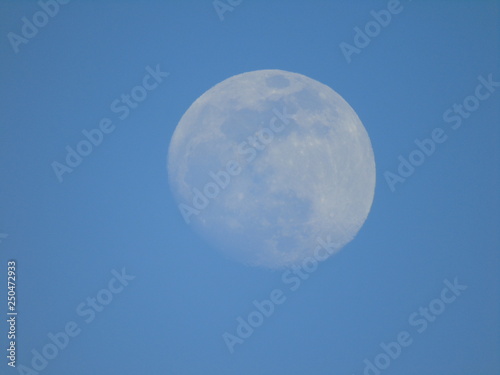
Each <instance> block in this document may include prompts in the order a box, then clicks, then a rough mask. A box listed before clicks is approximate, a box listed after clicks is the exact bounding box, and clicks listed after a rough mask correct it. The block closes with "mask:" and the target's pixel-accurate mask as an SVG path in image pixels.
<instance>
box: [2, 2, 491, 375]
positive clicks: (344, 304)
mask: <svg viewBox="0 0 500 375" xmlns="http://www.w3.org/2000/svg"><path fill="white" fill-rule="evenodd" d="M233 2H234V3H236V2H235V1H234V0H233ZM387 6H388V2H387V1H371V2H368V1H362V2H348V1H319V0H318V1H263V0H259V1H250V0H245V1H243V2H242V3H241V4H240V5H236V6H235V7H234V9H233V11H232V12H229V11H228V12H226V13H225V14H224V20H223V21H221V20H220V18H219V16H218V15H217V13H216V11H215V9H214V7H213V5H212V2H211V1H210V0H206V1H173V0H170V1H159V0H158V1H135V2H133V1H123V2H119V1H92V2H91V1H76V0H74V1H72V2H70V3H68V4H65V5H60V9H59V11H58V13H57V14H55V15H54V17H51V18H50V19H48V22H47V24H46V25H45V26H43V27H41V28H40V29H39V30H38V33H37V34H36V35H35V36H33V37H32V38H31V39H27V43H22V44H20V45H19V46H18V47H19V51H18V53H15V52H14V49H13V47H12V45H11V43H10V42H9V39H8V37H7V35H8V33H9V32H13V33H16V34H21V27H22V25H23V17H27V19H28V20H32V18H33V15H34V14H35V13H36V12H38V11H40V6H39V5H38V4H37V3H36V2H34V1H32V2H27V1H12V0H2V1H0V56H1V60H0V66H1V69H0V75H1V82H2V85H1V86H0V114H1V123H0V176H1V179H0V233H4V234H7V235H8V236H7V237H6V238H1V237H0V240H1V243H0V278H1V279H2V280H4V279H6V277H7V275H6V273H7V261H8V260H9V259H15V260H16V261H17V263H18V266H17V268H18V280H17V292H18V306H17V307H18V312H19V315H18V322H17V330H18V331H17V333H18V337H17V364H18V365H20V364H23V365H25V366H30V367H31V360H32V357H33V354H32V352H31V350H32V349H36V350H38V351H41V350H42V349H43V347H44V346H45V345H46V344H47V343H50V342H51V341H50V339H49V338H48V336H47V335H48V334H49V333H50V332H52V333H56V332H59V331H62V330H63V329H64V327H65V325H66V324H67V323H68V322H71V321H74V322H75V323H76V324H77V325H78V327H79V329H81V332H80V334H79V335H78V336H76V337H74V338H71V339H70V342H69V344H68V345H67V346H66V347H65V348H64V349H62V350H60V351H59V353H58V355H57V356H56V358H54V359H53V360H49V361H48V365H47V367H46V368H45V369H44V370H43V371H41V374H51V375H63V374H68V373H71V374H72V375H87V374H127V375H128V374H130V375H132V374H152V373H162V374H178V375H196V374H218V375H225V374H240V375H247V374H248V375H254V374H262V375H267V374H278V375H281V374H290V375H299V374H314V375H330V374H346V375H351V374H356V375H357V374H362V373H363V371H364V368H365V363H364V362H363V361H364V360H365V358H366V359H369V360H370V361H374V358H375V357H376V356H377V355H378V354H379V353H381V352H383V351H382V349H381V347H380V343H381V342H385V343H388V342H390V341H394V340H396V338H397V336H398V334H399V333H400V332H402V331H407V332H408V333H409V334H410V335H411V338H412V340H413V341H412V344H411V345H410V346H408V347H404V348H403V349H402V351H401V353H400V355H399V356H398V357H397V358H395V359H393V360H391V363H390V365H389V367H388V368H387V369H385V370H383V371H381V373H382V374H407V375H411V374H454V375H469V374H477V375H495V374H497V375H498V374H500V356H499V353H500V341H499V337H500V330H499V329H500V318H499V317H500V293H499V292H500V288H499V286H500V277H499V276H500V274H499V269H500V268H499V266H500V258H499V246H500V239H499V236H498V228H499V224H500V215H499V208H500V204H499V199H498V191H499V188H500V178H499V177H500V176H499V168H498V166H499V162H500V160H499V159H500V156H499V155H500V154H499V146H498V144H499V140H500V131H499V128H498V125H499V120H500V114H499V108H500V106H499V104H500V88H498V89H496V91H495V88H491V91H493V92H488V91H487V89H486V91H484V90H485V89H481V90H482V91H480V95H483V97H484V96H485V95H486V93H489V94H490V96H489V97H488V98H487V99H484V100H481V101H478V103H479V108H478V109H477V110H475V111H473V113H471V114H470V115H469V114H467V115H468V117H467V118H465V119H463V120H462V123H461V126H460V128H458V129H456V130H454V129H453V128H452V125H453V124H454V122H445V121H444V120H443V114H444V113H445V112H446V111H447V110H448V109H449V108H452V106H453V105H454V103H457V104H462V103H463V101H464V99H465V98H466V97H467V96H469V95H474V94H475V90H476V87H477V86H478V84H479V83H480V82H479V81H478V77H479V76H481V75H482V76H483V77H484V78H485V79H487V77H488V75H489V74H492V77H493V80H495V81H500V69H499V62H500V56H499V45H500V44H499V42H500V40H499V35H500V24H499V22H500V21H499V20H500V2H499V1H474V2H473V1H432V2H431V1H426V2H425V1H417V0H413V1H412V2H408V1H404V2H403V1H402V2H401V5H400V8H398V9H401V8H402V11H401V12H399V13H397V14H393V16H392V19H391V21H390V23H389V24H388V25H387V26H386V27H385V28H382V30H381V32H380V33H379V35H377V36H376V37H374V38H373V40H371V42H370V44H369V45H368V46H367V47H366V48H363V49H361V51H360V53H359V54H353V55H352V56H351V57H352V61H351V62H350V63H348V62H347V61H346V59H345V57H344V55H343V54H342V51H341V49H340V48H339V45H340V43H342V42H345V43H349V44H353V43H354V41H353V38H354V34H355V31H354V28H355V27H360V28H361V29H363V28H364V27H365V25H366V24H367V22H369V21H371V20H372V19H373V16H372V15H371V14H370V11H372V10H377V11H378V10H381V9H387ZM38 21H39V22H43V21H44V18H43V15H40V14H39V19H38ZM25 31H26V30H25ZM158 64H159V68H160V69H161V71H163V72H169V73H170V75H169V76H168V77H163V78H161V77H160V78H159V80H160V79H161V80H162V82H161V83H159V84H158V86H156V88H154V89H152V90H151V91H147V98H146V99H145V100H144V101H143V102H141V103H140V104H139V105H138V106H137V107H136V108H133V109H132V110H131V111H130V113H129V114H128V116H125V118H124V119H123V120H121V119H120V118H119V113H114V112H112V110H111V108H110V105H111V103H112V102H113V101H114V100H116V99H119V98H120V96H121V95H122V94H125V93H130V90H132V89H133V88H134V87H135V86H136V85H138V84H141V82H142V80H143V77H144V76H145V75H146V74H147V73H148V72H147V71H146V68H147V67H148V66H150V67H151V68H152V69H153V70H154V69H155V67H156V66H157V65H158ZM258 69H282V70H287V71H291V72H297V73H301V74H304V75H306V76H309V77H311V78H313V79H316V80H318V81H320V82H322V83H324V84H326V85H328V86H330V87H331V88H333V89H334V90H335V91H337V92H338V93H339V94H340V95H342V96H343V97H344V99H346V100H347V101H348V102H349V104H350V105H351V106H352V107H353V108H354V109H355V111H356V112H357V114H358V115H359V117H360V118H361V120H362V122H363V124H364V126H365V128H366V129H367V131H368V134H369V135H370V138H371V141H372V145H373V149H374V154H375V159H376V165H377V186H376V191H375V199H374V203H373V207H372V211H371V213H370V215H369V217H368V220H367V221H366V223H365V225H364V226H363V228H362V229H361V231H360V233H359V234H358V236H357V237H356V238H355V240H354V241H352V242H351V243H350V244H349V245H347V246H346V247H345V248H344V249H343V250H342V251H341V252H340V253H339V254H338V255H337V256H334V257H332V258H330V259H328V260H327V261H326V262H324V263H322V264H320V267H319V268H318V270H317V271H315V272H314V273H312V274H311V275H310V277H309V278H308V279H307V280H304V281H303V282H302V284H301V286H300V288H299V289H298V290H296V291H291V290H290V288H289V286H290V285H287V284H285V283H283V282H282V279H281V277H282V272H279V271H277V272H271V271H267V270H263V269H258V268H248V267H245V266H243V265H240V264H238V263H235V262H233V261H230V260H227V259H225V258H224V257H222V256H221V255H220V254H219V253H218V252H216V251H214V250H213V249H211V248H209V247H208V246H207V245H206V244H205V243H204V242H203V241H202V240H201V239H199V238H198V237H197V236H195V235H193V232H192V230H191V229H190V228H189V227H188V226H186V225H185V223H184V221H183V219H182V217H181V215H180V213H179V212H178V210H177V207H176V204H175V202H174V200H173V198H172V195H171V193H170V191H169V187H168V181H167V171H166V155H167V151H168V145H169V141H170V138H171V136H172V133H173V131H174V129H175V126H176V124H177V123H178V121H179V120H180V118H181V116H182V115H183V113H184V112H185V111H186V110H187V108H188V107H189V106H190V105H191V103H192V102H193V101H194V100H195V99H196V98H198V97H199V96H200V95H201V94H202V93H203V92H205V91H206V90H208V89H209V88H210V87H212V86H213V85H215V84H216V83H218V82H220V81H222V80H224V79H226V78H228V77H230V76H233V75H235V74H239V73H243V72H247V71H251V70H258ZM148 82H149V83H150V84H152V82H153V81H148ZM141 92H142V91H140V90H139V91H137V93H138V95H140V94H141ZM471 100H472V99H471ZM474 103H475V102H474V101H473V100H472V101H469V107H470V106H471V105H475V104H474ZM121 114H124V112H121ZM103 118H109V119H110V120H111V121H112V124H111V125H108V126H109V127H108V128H107V129H108V130H109V129H110V127H113V129H114V130H113V131H112V132H111V133H107V134H104V136H103V141H102V143H101V144H99V145H98V146H95V147H94V149H93V151H92V152H91V153H90V154H89V155H88V156H86V157H84V158H83V161H82V162H81V164H80V165H78V166H77V167H76V168H75V169H74V171H72V172H71V173H65V174H64V175H63V181H62V182H59V181H58V178H57V177H56V175H55V173H54V171H53V167H52V163H53V162H54V161H58V162H60V163H64V159H65V157H66V153H67V151H66V150H65V147H66V146H68V145H69V146H71V147H73V148H74V147H76V145H77V144H78V143H79V142H80V141H82V140H83V139H85V138H84V136H83V135H82V131H83V130H88V131H90V130H91V129H94V128H97V127H99V123H100V121H101V120H102V119H103ZM437 127H440V128H442V129H443V130H444V131H445V134H446V135H447V137H448V138H447V140H446V142H444V143H442V144H438V145H437V147H436V150H435V152H434V153H433V154H432V155H431V156H429V157H428V158H426V160H425V162H424V163H423V164H422V165H421V166H419V167H418V168H416V170H415V171H414V173H413V174H412V175H411V176H410V177H408V178H407V179H406V181H405V182H404V183H398V184H397V185H396V186H395V187H396V189H395V192H392V191H391V190H390V189H389V186H388V184H387V183H386V181H385V177H384V172H386V171H390V172H393V173H396V172H397V168H398V163H399V161H398V156H399V155H402V156H403V157H405V158H407V157H408V155H409V154H410V153H411V152H412V151H413V150H415V149H416V146H415V143H414V141H415V139H417V138H418V139H420V140H421V139H423V138H428V137H430V136H431V133H432V132H433V129H435V128H437ZM123 267H125V269H126V272H127V273H128V274H131V275H133V276H135V279H133V280H131V281H129V285H127V286H125V287H124V288H123V290H122V291H121V293H117V294H115V295H113V296H114V298H113V300H112V301H111V303H110V304H109V305H107V306H106V307H105V308H104V310H103V311H101V312H98V313H96V316H95V319H94V320H92V321H91V322H89V323H85V318H88V317H89V315H84V314H80V315H79V314H78V312H77V307H78V306H79V305H80V304H81V303H85V301H86V299H87V298H88V297H95V296H96V295H97V294H98V292H100V291H101V290H102V289H103V288H107V287H108V282H109V281H110V280H112V278H113V277H114V276H113V275H112V273H111V272H112V270H113V269H115V270H117V271H121V269H122V268H123ZM455 278H458V281H459V283H460V284H464V285H466V286H467V289H466V290H464V291H462V292H461V294H460V296H458V297H457V298H456V299H455V301H454V302H452V303H449V304H446V305H445V311H444V312H443V313H442V314H441V315H439V316H438V317H437V318H436V319H435V321H434V322H432V323H430V324H429V326H428V327H427V329H426V330H425V331H424V332H422V333H418V331H417V329H418V328H419V327H421V326H419V325H411V324H410V322H409V317H410V316H411V315H412V314H413V313H415V312H417V313H418V311H419V308H420V307H429V304H430V303H431V301H433V299H435V298H439V297H440V296H441V291H442V290H443V288H445V286H446V285H445V283H444V281H445V280H446V279H448V280H449V281H451V282H453V280H454V279H455ZM1 285H3V286H2V287H1V288H0V306H1V308H0V310H1V312H2V314H4V313H6V312H7V302H6V294H7V289H6V286H5V282H4V281H2V283H1ZM116 285H117V284H115V288H116ZM274 289H281V290H282V291H283V292H284V294H285V296H286V301H285V302H284V303H283V304H282V305H279V306H277V307H276V310H275V312H274V314H273V315H272V316H270V317H269V318H266V320H265V321H264V323H263V324H262V325H261V326H260V327H258V328H257V329H256V330H255V332H254V333H253V334H252V336H251V337H250V338H248V339H246V340H245V341H244V343H243V344H241V345H236V347H235V352H234V353H233V354H230V353H229V351H228V348H227V347H226V345H225V343H224V341H223V339H222V334H223V333H224V332H226V331H227V332H230V333H233V334H234V333H235V330H236V326H237V322H236V318H237V317H238V316H242V317H244V318H246V317H247V316H248V314H249V313H250V312H251V311H252V310H254V309H255V308H254V306H253V305H252V301H253V300H254V299H257V300H262V299H265V298H269V294H270V293H271V291H272V290H274ZM105 295H108V294H106V293H105V292H102V293H101V297H102V296H105ZM448 297H449V296H448ZM103 298H106V297H103ZM80 306H81V305H80ZM435 306H439V304H437V305H435ZM86 308H88V307H86ZM80 312H82V310H80ZM82 315H83V316H82ZM5 316H6V315H5ZM419 319H420V318H419ZM3 320H4V319H3V318H2V321H3ZM7 329H8V326H7V323H6V322H5V323H2V324H1V325H0V347H1V348H2V351H3V352H4V354H5V352H6V350H5V349H6V347H7V341H8V340H7ZM2 358H4V357H3V356H2ZM0 373H1V374H7V375H8V374H17V373H18V372H17V371H16V370H14V369H12V368H10V367H8V366H7V359H6V358H4V359H2V360H0ZM21 373H22V372H21ZM369 373H370V372H369Z"/></svg>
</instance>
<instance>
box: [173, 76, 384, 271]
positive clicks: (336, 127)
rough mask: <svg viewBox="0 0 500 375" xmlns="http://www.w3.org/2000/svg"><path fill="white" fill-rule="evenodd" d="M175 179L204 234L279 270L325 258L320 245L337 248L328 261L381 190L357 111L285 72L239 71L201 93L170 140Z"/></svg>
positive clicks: (184, 211) (185, 209) (181, 201)
mask: <svg viewBox="0 0 500 375" xmlns="http://www.w3.org/2000/svg"><path fill="white" fill-rule="evenodd" d="M168 175H169V182H170V186H171V189H172V192H173V194H174V196H175V198H176V200H177V203H178V208H179V211H180V215H181V216H182V218H183V219H184V221H185V222H186V223H187V224H189V225H190V226H192V227H193V229H194V230H195V231H196V232H197V233H198V234H200V235H201V236H202V237H203V238H205V239H206V240H207V241H208V242H209V243H210V244H211V245H212V246H213V247H214V248H217V249H219V250H220V251H222V252H223V253H225V254H226V255H228V256H230V257H231V258H233V259H236V260H237V261H240V262H243V263H245V264H247V265H252V266H261V267H267V268H272V269H279V268H283V267H289V266H292V265H299V264H300V263H301V262H302V261H304V259H305V258H307V257H316V259H317V256H318V254H319V253H318V250H317V249H318V244H319V243H321V242H322V240H323V241H324V242H329V243H330V245H331V246H330V249H329V252H328V253H327V252H326V251H323V252H321V256H322V258H325V257H326V256H329V255H331V254H333V253H335V252H336V251H338V250H339V249H341V248H342V247H343V246H344V245H346V244H347V243H348V242H350V241H351V240H352V239H353V238H354V236H355V235H356V234H357V233H358V231H359V230H360V228H361V226H362V225H363V223H364V222H365V220H366V218H367V216H368V213H369V211H370V208H371V205H372V201H373V196H374V190H375V161H374V156H373V150H372V146H371V143H370V139H369V137H368V134H367V132H366V130H365V128H364V127H363V124H362V123H361V121H360V119H359V118H358V116H357V115H356V113H355V112H354V110H353V109H352V108H351V107H350V106H349V104H348V103H347V102H346V101H345V100H344V99H343V98H342V97H341V96H340V95H339V94H337V93H336V92H335V91H333V90H332V89H331V88H329V87H328V86H326V85H324V84H322V83H320V82H318V81H315V80H313V79H311V78H308V77H306V76H303V75H301V74H296V73H290V72H286V71H281V70H259V71H253V72H248V73H244V74H239V75H236V76H233V77H230V78H228V79H226V80H224V81H223V82H221V83H219V84H217V85H215V86H214V87H212V88H211V89H210V90H208V91H207V92H205V93H204V94H203V95H201V96H200V97H199V98H198V99H197V100H196V101H195V102H194V103H193V104H192V105H191V106H190V107H189V109H188V110H187V111H186V113H185V114H184V115H183V117H182V118H181V120H180V122H179V124H178V125H177V127H176V129H175V132H174V134H173V136H172V139H171V143H170V148H169V153H168ZM332 249H333V251H332ZM325 254H326V255H325ZM321 260H323V259H321Z"/></svg>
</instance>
